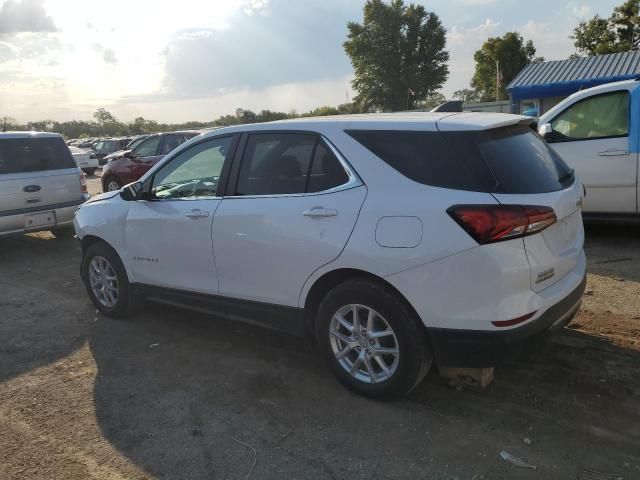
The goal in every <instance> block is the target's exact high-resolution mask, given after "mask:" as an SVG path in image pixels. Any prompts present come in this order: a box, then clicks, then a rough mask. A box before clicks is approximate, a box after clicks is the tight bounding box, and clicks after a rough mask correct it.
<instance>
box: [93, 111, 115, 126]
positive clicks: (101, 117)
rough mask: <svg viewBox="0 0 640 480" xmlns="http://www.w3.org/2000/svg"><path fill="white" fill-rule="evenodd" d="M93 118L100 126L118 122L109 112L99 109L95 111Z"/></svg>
mask: <svg viewBox="0 0 640 480" xmlns="http://www.w3.org/2000/svg"><path fill="white" fill-rule="evenodd" d="M93 118H95V119H96V122H98V123H99V124H100V125H106V124H109V123H117V122H118V120H117V119H116V117H114V116H113V114H112V113H111V112H109V111H107V110H105V109H104V108H99V109H98V110H96V111H95V112H94V113H93Z"/></svg>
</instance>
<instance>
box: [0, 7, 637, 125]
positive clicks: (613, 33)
mask: <svg viewBox="0 0 640 480" xmlns="http://www.w3.org/2000/svg"><path fill="white" fill-rule="evenodd" d="M639 13H640V0H626V1H625V2H624V3H622V4H621V5H620V6H618V7H615V8H614V10H613V12H612V13H611V15H610V16H609V17H607V18H602V17H599V16H598V15H596V16H594V17H593V18H591V19H590V20H587V21H585V22H581V23H580V24H579V25H577V26H576V27H575V28H574V30H573V35H572V36H571V37H570V38H571V39H572V40H573V42H574V46H575V48H576V52H575V53H574V54H573V55H571V58H576V57H581V56H591V55H598V54H604V53H615V52H624V51H628V50H638V49H639V48H640V16H639ZM343 46H344V50H345V53H346V54H347V56H348V57H349V59H350V60H351V64H352V66H353V70H354V79H353V81H352V86H353V89H354V90H355V92H356V96H355V98H354V99H353V102H351V103H345V104H342V105H338V106H337V107H333V106H323V107H319V108H316V109H314V110H311V111H309V112H306V113H303V114H298V113H297V112H295V111H292V112H288V113H285V112H275V111H271V110H262V111H260V112H252V111H248V110H247V111H245V112H244V114H243V115H242V116H240V117H239V116H235V115H223V116H221V117H219V118H218V119H216V120H212V121H210V122H186V123H180V124H167V123H159V122H156V121H154V120H148V119H145V118H143V117H137V118H135V119H134V120H133V121H131V122H126V123H125V122H121V121H119V120H118V119H117V118H115V117H114V116H113V115H112V114H111V113H110V112H108V111H107V110H105V109H103V108H101V109H98V110H97V111H96V112H95V113H94V115H93V120H90V121H78V120H72V121H67V122H55V121H48V120H44V121H40V122H30V123H28V124H26V125H16V124H15V122H13V123H12V122H11V121H7V118H6V117H5V122H4V123H5V126H7V125H6V124H7V123H9V124H10V125H9V126H10V127H11V128H12V129H15V128H24V129H26V130H31V129H35V130H47V131H54V132H59V133H62V134H63V135H65V136H66V137H68V138H77V137H81V136H104V135H108V136H118V135H135V134H140V133H153V132H159V131H168V130H178V129H201V128H208V127H215V126H222V125H234V124H238V123H254V122H268V121H272V120H280V119H285V118H296V117H300V116H303V117H304V116H316V115H337V114H345V113H347V114H348V113H360V112H372V111H381V112H392V111H399V110H412V109H430V108H432V107H434V106H436V105H438V104H439V103H442V102H444V101H445V100H446V99H445V97H444V95H442V93H441V92H440V90H441V88H442V86H443V85H444V83H445V82H446V81H447V79H448V77H449V73H450V72H449V67H448V61H449V53H448V52H447V50H446V29H445V28H444V26H443V25H442V22H441V21H440V19H439V17H438V15H437V14H436V13H434V12H429V11H427V10H426V8H425V7H424V6H422V5H417V4H413V3H411V4H409V5H407V4H405V3H404V1H403V0H391V1H390V2H386V1H384V0H368V1H367V2H366V4H365V5H364V9H363V19H362V22H361V23H358V22H349V23H348V24H347V38H346V40H345V42H344V44H343ZM473 58H474V62H475V72H474V75H473V77H472V78H471V82H470V87H469V88H465V89H462V90H458V91H456V92H454V93H453V98H457V99H460V100H463V101H464V102H477V101H492V100H496V99H505V100H506V99H507V98H508V93H507V91H506V88H505V87H506V85H507V84H508V83H509V82H511V80H513V78H515V76H516V75H517V74H518V73H519V72H520V71H521V70H522V69H523V68H524V67H525V66H526V65H527V64H529V63H535V62H542V61H544V59H543V58H542V57H538V56H536V48H535V46H534V44H533V42H532V41H531V40H525V39H524V38H523V36H522V35H521V34H520V33H519V32H507V33H505V34H504V35H503V36H501V37H492V38H489V39H487V40H486V41H485V42H484V44H483V45H482V47H481V48H480V49H479V50H478V51H476V52H475V54H474V57H473Z"/></svg>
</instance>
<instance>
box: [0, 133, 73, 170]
mask: <svg viewBox="0 0 640 480" xmlns="http://www.w3.org/2000/svg"><path fill="white" fill-rule="evenodd" d="M75 167H77V165H76V163H75V160H74V159H73V157H72V156H71V152H70V151H69V148H68V147H67V145H66V144H65V143H64V140H62V138H7V139H2V140H0V174H2V173H22V172H38V171H45V170H61V169H65V168H75Z"/></svg>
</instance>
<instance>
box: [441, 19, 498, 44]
mask: <svg viewBox="0 0 640 480" xmlns="http://www.w3.org/2000/svg"><path fill="white" fill-rule="evenodd" d="M499 25H500V23H499V22H494V21H492V20H491V19H490V18H487V19H486V20H485V21H484V23H481V24H480V25H477V26H475V27H471V28H465V27H458V26H456V25H454V26H453V27H451V30H449V31H448V32H447V44H448V45H464V44H466V43H467V42H468V41H469V40H470V39H473V40H478V39H481V40H482V42H484V41H485V40H486V38H487V37H489V36H490V35H492V34H493V32H495V30H496V29H497V28H498V26H499Z"/></svg>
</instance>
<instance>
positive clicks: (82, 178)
mask: <svg viewBox="0 0 640 480" xmlns="http://www.w3.org/2000/svg"><path fill="white" fill-rule="evenodd" d="M79 176H80V192H81V193H89V191H88V190H87V177H86V176H85V174H84V172H82V171H81V172H80V175H79Z"/></svg>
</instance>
